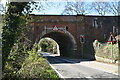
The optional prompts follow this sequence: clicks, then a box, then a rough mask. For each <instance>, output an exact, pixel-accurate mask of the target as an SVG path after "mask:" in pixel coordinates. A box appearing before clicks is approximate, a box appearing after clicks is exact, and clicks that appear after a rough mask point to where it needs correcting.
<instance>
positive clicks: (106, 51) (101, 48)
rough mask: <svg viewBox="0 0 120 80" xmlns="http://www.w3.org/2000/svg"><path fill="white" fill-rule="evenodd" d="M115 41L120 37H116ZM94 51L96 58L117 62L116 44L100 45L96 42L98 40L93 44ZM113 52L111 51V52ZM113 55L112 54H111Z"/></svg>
mask: <svg viewBox="0 0 120 80" xmlns="http://www.w3.org/2000/svg"><path fill="white" fill-rule="evenodd" d="M116 38H117V40H118V39H120V35H118V36H116ZM93 45H94V50H95V55H96V56H98V57H102V58H105V59H111V60H114V61H119V60H120V57H119V55H120V54H119V44H118V42H113V43H112V44H111V42H107V43H101V42H98V40H95V41H94V43H93ZM111 50H113V51H111ZM112 53H113V54H112Z"/></svg>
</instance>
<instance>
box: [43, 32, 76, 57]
mask: <svg viewBox="0 0 120 80" xmlns="http://www.w3.org/2000/svg"><path fill="white" fill-rule="evenodd" d="M45 37H49V38H52V39H53V40H55V41H56V42H57V43H58V45H59V49H60V56H62V57H69V58H73V57H74V55H75V51H74V48H75V43H74V42H73V41H72V39H71V38H72V37H71V36H70V35H68V34H66V33H63V32H49V33H47V34H45V35H44V36H43V37H42V38H45Z"/></svg>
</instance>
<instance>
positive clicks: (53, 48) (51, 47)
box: [38, 38, 59, 54]
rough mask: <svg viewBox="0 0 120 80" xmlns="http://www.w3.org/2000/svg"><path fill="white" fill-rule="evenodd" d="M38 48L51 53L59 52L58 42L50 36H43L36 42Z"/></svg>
mask: <svg viewBox="0 0 120 80" xmlns="http://www.w3.org/2000/svg"><path fill="white" fill-rule="evenodd" d="M38 49H39V50H40V51H41V52H48V53H51V54H57V53H59V52H58V51H57V50H58V44H57V43H56V42H55V41H54V40H53V39H51V38H43V39H41V40H40V42H39V43H38Z"/></svg>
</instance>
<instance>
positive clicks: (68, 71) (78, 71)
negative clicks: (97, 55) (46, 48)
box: [46, 56, 120, 80]
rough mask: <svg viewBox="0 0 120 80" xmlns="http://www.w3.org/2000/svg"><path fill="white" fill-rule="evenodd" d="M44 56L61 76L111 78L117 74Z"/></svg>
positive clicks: (59, 58) (116, 76)
mask: <svg viewBox="0 0 120 80" xmlns="http://www.w3.org/2000/svg"><path fill="white" fill-rule="evenodd" d="M46 58H47V60H48V62H49V63H50V64H51V65H52V66H53V67H54V69H56V70H57V72H59V74H60V75H61V76H62V78H111V80H113V79H112V78H118V75H115V74H113V73H109V72H106V71H102V70H99V69H96V68H91V67H89V66H85V65H82V64H80V62H78V63H77V62H69V61H66V60H64V59H63V58H61V57H54V56H46ZM92 80H93V79H92ZM115 80H120V79H115Z"/></svg>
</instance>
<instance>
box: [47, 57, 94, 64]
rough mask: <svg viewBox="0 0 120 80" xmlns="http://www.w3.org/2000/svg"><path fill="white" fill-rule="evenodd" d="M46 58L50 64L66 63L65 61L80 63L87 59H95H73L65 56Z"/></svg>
mask: <svg viewBox="0 0 120 80" xmlns="http://www.w3.org/2000/svg"><path fill="white" fill-rule="evenodd" d="M45 58H46V59H47V61H48V62H49V63H50V64H64V63H65V64H67V63H68V64H75V63H80V62H85V61H93V60H90V59H71V58H65V57H61V56H46V57H45Z"/></svg>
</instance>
